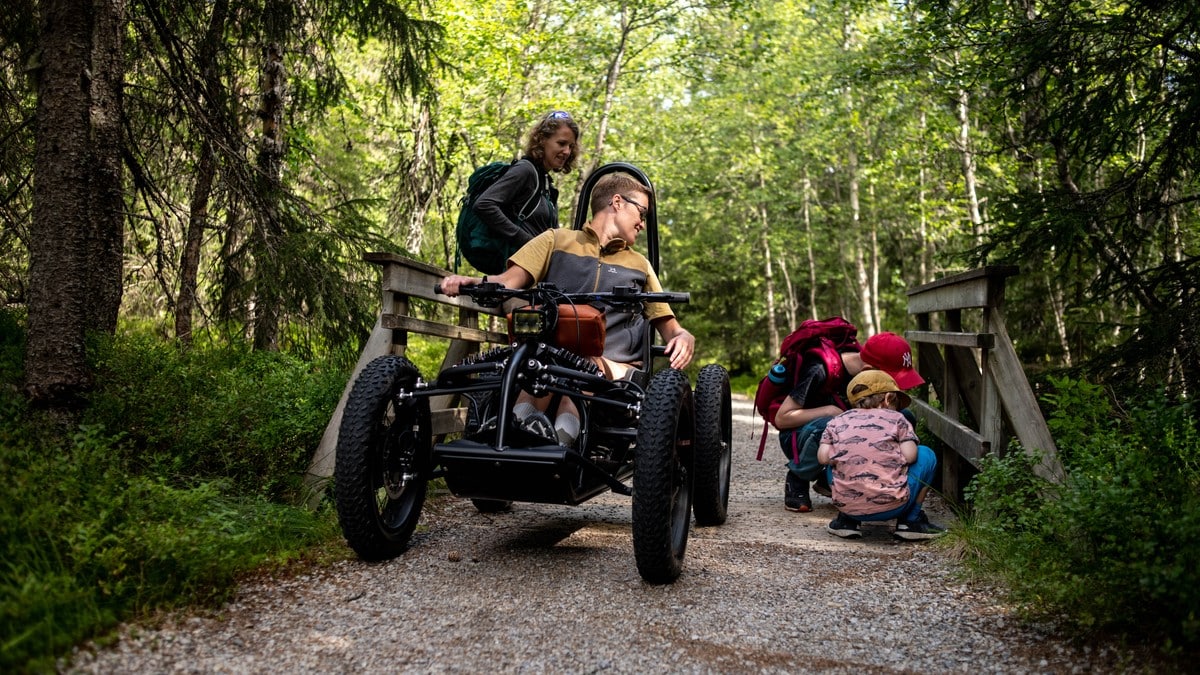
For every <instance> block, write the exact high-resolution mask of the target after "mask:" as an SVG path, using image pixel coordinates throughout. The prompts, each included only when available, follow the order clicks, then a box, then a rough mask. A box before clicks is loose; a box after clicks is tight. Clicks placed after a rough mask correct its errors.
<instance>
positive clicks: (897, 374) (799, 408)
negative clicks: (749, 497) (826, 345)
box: [774, 333, 925, 513]
mask: <svg viewBox="0 0 1200 675" xmlns="http://www.w3.org/2000/svg"><path fill="white" fill-rule="evenodd" d="M837 352H838V353H837V355H836V357H832V358H831V357H829V356H825V357H822V356H821V355H819V354H815V353H812V352H809V353H806V354H805V357H804V359H803V360H802V361H801V362H800V366H799V371H798V372H797V373H796V375H795V377H794V379H793V380H792V381H793V382H795V386H794V387H793V388H792V391H791V393H790V394H788V396H786V397H784V399H783V403H782V404H781V405H780V406H779V410H778V411H777V412H776V413H775V419H774V424H775V428H776V429H778V430H779V445H780V448H781V449H782V450H783V454H784V455H785V456H787V458H788V473H787V479H786V482H785V483H784V487H783V505H784V508H786V509H787V510H789V511H798V512H800V513H807V512H809V511H812V497H810V496H809V483H810V482H812V481H816V486H815V488H814V489H816V490H817V491H818V492H819V493H821V494H823V495H825V496H827V497H828V496H829V494H830V492H829V485H828V482H827V481H826V478H825V468H824V467H823V466H821V464H819V463H818V462H817V448H818V447H819V446H820V440H821V434H822V433H823V432H824V431H825V425H826V424H828V423H829V420H831V419H833V418H834V417H835V416H837V415H840V414H841V413H842V412H843V411H845V410H846V409H847V408H849V405H848V404H847V403H846V385H847V384H849V383H850V380H851V379H852V378H853V377H854V376H855V375H858V374H859V373H861V372H862V371H864V370H869V369H872V368H873V369H877V370H882V371H884V372H886V373H887V374H888V375H891V376H892V378H893V379H894V380H895V381H896V383H897V385H899V387H900V389H901V390H906V389H912V388H913V387H917V386H920V385H922V384H924V383H925V380H924V379H923V378H922V377H921V375H920V374H919V373H918V372H917V371H916V369H914V368H913V360H912V348H911V347H910V346H909V344H908V341H907V340H905V339H904V338H902V337H900V336H899V335H896V334H895V333H878V334H876V335H873V336H871V337H870V338H869V339H868V340H867V341H866V342H865V343H864V344H863V345H862V348H861V351H860V349H859V347H858V344H857V342H854V343H848V344H846V345H844V346H839V347H838V349H837ZM834 358H836V360H833V359H834ZM831 373H832V374H833V377H832V378H831V377H830V374H831Z"/></svg>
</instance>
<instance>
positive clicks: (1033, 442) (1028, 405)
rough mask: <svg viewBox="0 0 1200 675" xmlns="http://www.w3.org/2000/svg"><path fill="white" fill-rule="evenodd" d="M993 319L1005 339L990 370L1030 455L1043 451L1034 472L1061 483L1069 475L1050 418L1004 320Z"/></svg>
mask: <svg viewBox="0 0 1200 675" xmlns="http://www.w3.org/2000/svg"><path fill="white" fill-rule="evenodd" d="M992 320H993V322H994V323H995V324H997V325H996V328H997V333H999V334H1000V335H1001V339H1000V340H999V341H998V342H997V344H996V349H994V350H992V352H991V358H990V359H989V360H988V367H989V369H990V370H991V371H992V373H993V377H994V379H995V381H996V383H997V384H998V389H999V390H1000V397H1001V399H1002V400H1003V402H1004V408H1005V410H1006V411H1007V412H1008V419H1009V421H1010V422H1011V423H1012V426H1013V431H1015V432H1016V434H1017V439H1018V440H1020V441H1021V445H1022V446H1024V448H1025V450H1026V452H1033V451H1035V450H1040V451H1041V454H1042V460H1041V463H1040V464H1039V465H1038V466H1037V467H1035V468H1034V471H1035V472H1036V473H1037V474H1038V475H1039V476H1041V477H1042V478H1045V479H1046V480H1049V481H1051V482H1055V483H1057V482H1061V481H1062V479H1063V478H1064V476H1065V472H1064V471H1063V468H1062V463H1061V462H1060V461H1059V459H1058V447H1057V446H1056V445H1055V443H1054V438H1053V437H1052V436H1051V435H1050V429H1049V427H1047V426H1046V419H1045V418H1044V417H1042V409H1041V408H1040V407H1039V406H1038V403H1037V399H1036V398H1035V397H1034V395H1033V390H1032V389H1031V388H1030V386H1029V380H1028V379H1027V378H1026V377H1025V370H1024V369H1023V368H1021V361H1020V359H1019V358H1018V357H1017V351H1016V349H1014V348H1013V346H1012V342H1010V341H1009V340H1008V335H1007V333H1006V332H1005V328H1004V319H1003V318H1002V317H999V316H996V317H993V319H992Z"/></svg>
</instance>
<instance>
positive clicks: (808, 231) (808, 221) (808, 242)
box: [800, 169, 818, 319]
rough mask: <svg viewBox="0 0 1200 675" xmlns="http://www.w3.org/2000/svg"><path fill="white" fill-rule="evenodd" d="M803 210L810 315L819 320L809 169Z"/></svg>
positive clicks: (806, 170)
mask: <svg viewBox="0 0 1200 675" xmlns="http://www.w3.org/2000/svg"><path fill="white" fill-rule="evenodd" d="M800 203H801V205H802V206H801V210H802V211H803V214H804V248H805V253H807V254H808V315H809V318H812V319H816V318H818V313H817V256H816V253H815V252H814V251H813V231H812V179H810V178H809V177H808V169H805V170H804V189H803V194H802V195H801V201H800Z"/></svg>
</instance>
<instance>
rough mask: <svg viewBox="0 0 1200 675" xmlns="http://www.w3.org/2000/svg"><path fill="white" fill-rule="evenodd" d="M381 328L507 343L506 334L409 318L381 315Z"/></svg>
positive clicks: (452, 338) (471, 340) (474, 340)
mask: <svg viewBox="0 0 1200 675" xmlns="http://www.w3.org/2000/svg"><path fill="white" fill-rule="evenodd" d="M383 327H384V328H390V329H393V330H404V331H412V332H414V333H420V334H422V335H434V336H436V337H444V338H450V339H451V340H467V341H469V342H499V343H507V342H508V334H507V333H500V332H497V331H487V330H481V329H479V328H469V327H467V326H455V325H451V324H446V323H439V322H437V321H426V320H425V319H416V318H413V317H411V316H397V315H395V314H384V315H383Z"/></svg>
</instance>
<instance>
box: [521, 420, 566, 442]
mask: <svg viewBox="0 0 1200 675" xmlns="http://www.w3.org/2000/svg"><path fill="white" fill-rule="evenodd" d="M517 428H518V429H520V430H521V431H524V432H525V433H527V434H530V435H533V436H537V437H538V438H541V439H544V440H547V441H550V442H551V443H554V444H557V443H558V433H557V432H555V431H554V424H553V423H552V422H551V421H550V418H549V417H546V413H544V412H532V413H530V414H529V416H528V417H526V418H525V419H523V420H517Z"/></svg>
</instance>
